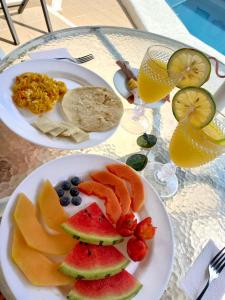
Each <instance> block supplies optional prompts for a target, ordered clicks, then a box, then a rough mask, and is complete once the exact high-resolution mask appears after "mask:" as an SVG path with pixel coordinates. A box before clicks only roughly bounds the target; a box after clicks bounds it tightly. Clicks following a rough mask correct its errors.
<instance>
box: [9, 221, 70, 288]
mask: <svg viewBox="0 0 225 300" xmlns="http://www.w3.org/2000/svg"><path fill="white" fill-rule="evenodd" d="M11 254H12V259H13V261H14V263H15V264H16V265H17V267H18V268H19V269H20V270H21V271H22V272H23V274H24V275H25V277H26V278H27V279H28V280H29V281H30V282H31V283H32V284H33V285H37V286H63V285H68V284H71V283H72V280H71V277H68V276H65V275H64V274H62V273H61V272H59V271H58V268H59V264H58V263H53V262H52V261H51V260H49V259H48V258H47V257H45V256H44V255H43V254H41V253H40V252H38V251H37V250H34V249H32V248H30V247H29V246H28V245H27V244H26V242H25V240H24V238H23V236H22V234H21V233H20V231H19V229H18V227H17V226H15V228H14V231H13V239H12V253H11Z"/></svg>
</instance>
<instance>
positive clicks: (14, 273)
mask: <svg viewBox="0 0 225 300" xmlns="http://www.w3.org/2000/svg"><path fill="white" fill-rule="evenodd" d="M115 162H116V163H119V162H118V161H115V160H113V159H110V158H107V157H104V156H99V155H91V154H77V155H70V156H65V157H62V158H59V159H56V160H52V161H50V162H48V163H46V164H44V165H42V166H41V167H39V168H38V169H36V170H35V171H33V172H32V173H31V174H30V175H29V176H28V177H27V178H26V179H24V180H23V182H21V184H20V185H19V186H18V187H17V188H16V190H15V191H14V193H13V194H12V195H11V197H10V199H9V202H8V204H7V207H6V209H5V211H4V214H3V217H2V222H1V228H0V240H1V247H0V263H1V266H2V270H3V273H4V276H5V279H6V282H7V283H8V286H9V288H10V290H11V291H12V293H13V294H14V295H15V298H16V299H17V300H31V299H35V300H38V299H41V300H50V299H51V300H62V299H63V296H62V294H61V293H60V291H59V290H58V289H57V288H40V287H35V286H32V285H31V284H30V283H29V282H28V281H27V280H26V278H25V277H24V276H23V274H22V273H21V272H20V271H19V269H18V268H17V267H16V266H15V265H14V263H13V262H12V260H11V257H10V249H11V231H12V227H13V223H12V213H13V210H14V206H15V202H16V198H17V196H18V194H19V193H20V192H23V193H25V194H26V195H27V196H28V197H29V198H30V200H32V201H35V198H36V195H37V191H38V190H37V189H38V187H39V186H40V183H41V182H42V181H43V180H44V179H49V180H50V181H51V182H52V184H53V185H55V184H57V183H58V182H59V181H61V180H65V179H67V178H68V177H69V176H72V175H77V176H80V177H81V178H82V179H86V178H87V176H88V174H89V173H90V172H91V171H94V170H100V169H103V168H104V167H105V166H106V165H107V164H109V163H115ZM142 181H143V184H144V188H145V205H144V208H142V209H141V211H140V212H139V213H138V215H137V218H138V219H139V220H140V219H143V218H145V217H146V216H151V217H152V220H153V224H154V226H156V227H157V232H156V235H155V237H154V240H153V242H152V243H151V244H150V251H149V252H148V255H147V257H145V259H144V260H143V261H142V262H140V263H134V262H131V263H130V265H129V266H128V268H127V270H128V271H130V272H131V273H132V274H133V275H134V276H135V277H136V278H137V279H138V280H139V281H140V282H141V283H142V284H143V288H142V289H141V291H140V292H139V293H138V295H137V296H136V297H135V300H144V299H149V300H158V299H159V298H160V297H161V295H162V293H163V291H164V290H165V288H166V286H167V283H168V280H169V277H170V274H171V270H172V263H173V252H174V241H173V233H172V229H171V224H170V221H169V217H168V215H167V213H166V210H165V208H164V206H163V204H162V202H161V200H160V198H159V196H158V195H157V194H156V192H155V191H154V190H153V188H152V187H151V186H150V185H149V183H148V182H147V181H146V180H145V179H144V178H142ZM82 199H83V202H82V205H81V206H79V207H74V206H72V205H71V206H69V207H67V209H68V210H69V212H70V214H74V213H75V212H77V211H78V210H79V209H81V208H83V206H84V205H87V204H88V203H91V202H93V201H96V202H98V204H99V205H100V206H101V208H102V209H103V211H104V206H103V204H102V203H103V201H101V200H99V199H97V198H96V197H94V196H85V195H82ZM125 247H126V243H125V242H123V244H122V245H120V246H119V248H120V249H121V250H122V251H123V253H124V254H125V255H127V254H126V250H125V249H126V248H125ZM65 299H66V298H65Z"/></svg>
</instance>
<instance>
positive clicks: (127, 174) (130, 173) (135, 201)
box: [107, 164, 144, 212]
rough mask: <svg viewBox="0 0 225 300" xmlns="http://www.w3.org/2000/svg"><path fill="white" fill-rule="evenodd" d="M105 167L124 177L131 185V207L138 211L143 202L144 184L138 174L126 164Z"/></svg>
mask: <svg viewBox="0 0 225 300" xmlns="http://www.w3.org/2000/svg"><path fill="white" fill-rule="evenodd" d="M107 169H108V170H109V171H110V172H111V173H113V174H114V175H116V176H118V177H120V178H122V179H125V180H126V181H128V182H129V184H130V186H131V208H132V210H133V211H135V212H136V211H138V210H139V209H140V208H141V207H142V205H143V204H144V185H143V183H142V181H141V178H140V176H139V175H138V174H137V173H136V171H134V170H133V169H132V168H130V167H129V166H128V165H125V164H124V165H123V164H111V165H108V166H107Z"/></svg>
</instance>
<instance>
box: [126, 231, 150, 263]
mask: <svg viewBox="0 0 225 300" xmlns="http://www.w3.org/2000/svg"><path fill="white" fill-rule="evenodd" d="M147 250H148V246H147V244H146V243H145V241H143V240H140V239H137V238H136V237H132V238H131V239H129V241H128V243H127V253H128V255H129V257H130V258H131V259H132V260H133V261H140V260H142V259H143V258H144V257H145V255H146V253H147Z"/></svg>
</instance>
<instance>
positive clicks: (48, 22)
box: [40, 0, 53, 32]
mask: <svg viewBox="0 0 225 300" xmlns="http://www.w3.org/2000/svg"><path fill="white" fill-rule="evenodd" d="M40 1H41V7H42V10H43V13H44V17H45V22H46V25H47V28H48V32H53V29H52V24H51V21H50V18H49V14H48V9H47V5H46V2H45V0H40Z"/></svg>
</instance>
